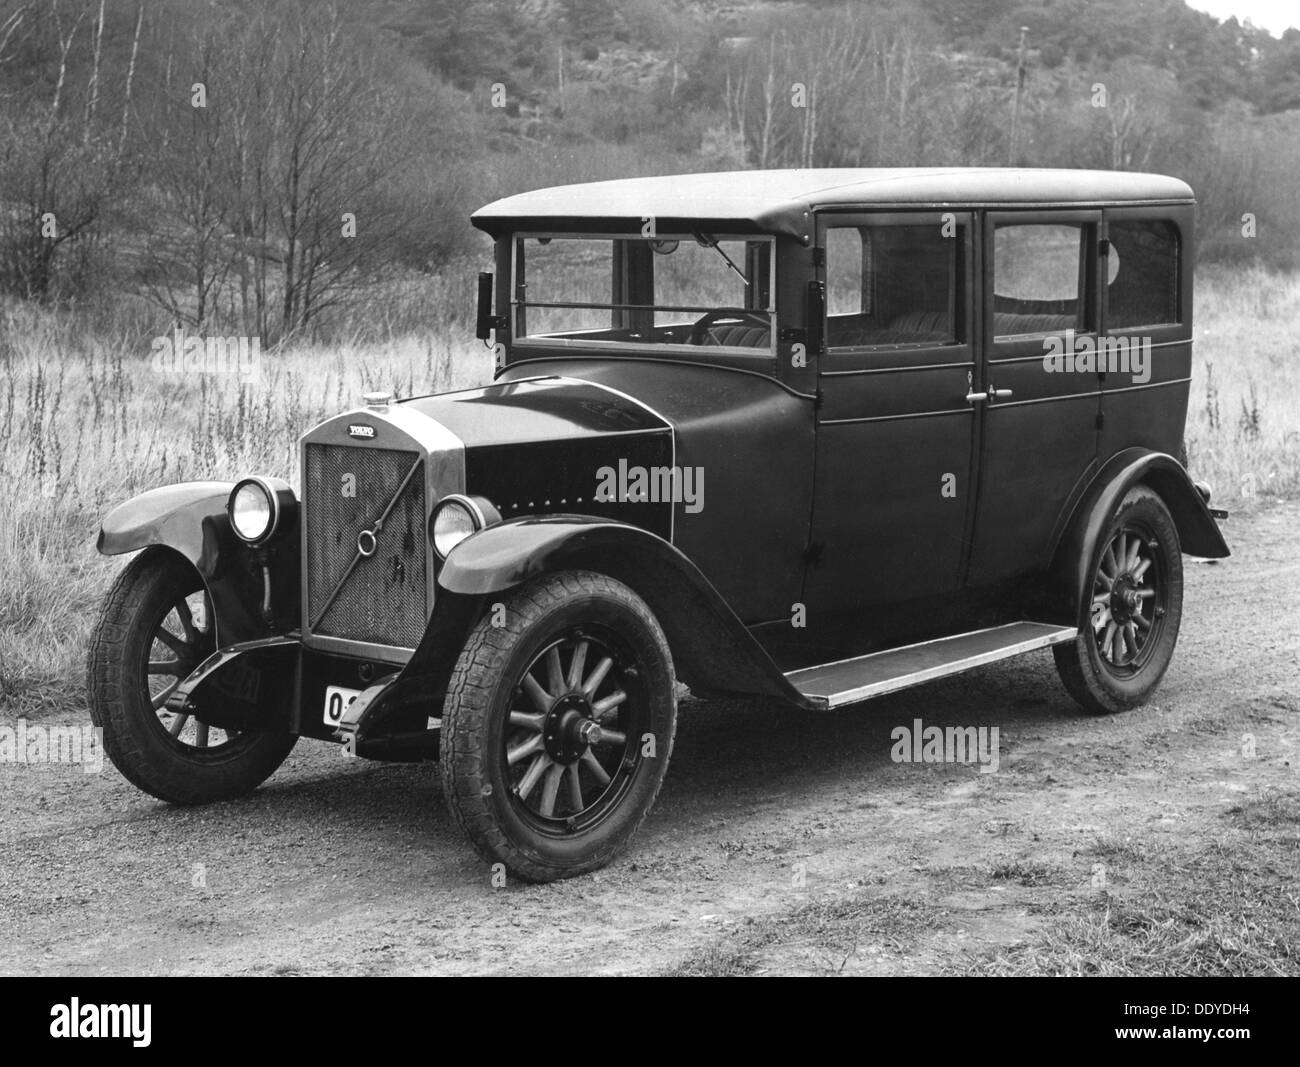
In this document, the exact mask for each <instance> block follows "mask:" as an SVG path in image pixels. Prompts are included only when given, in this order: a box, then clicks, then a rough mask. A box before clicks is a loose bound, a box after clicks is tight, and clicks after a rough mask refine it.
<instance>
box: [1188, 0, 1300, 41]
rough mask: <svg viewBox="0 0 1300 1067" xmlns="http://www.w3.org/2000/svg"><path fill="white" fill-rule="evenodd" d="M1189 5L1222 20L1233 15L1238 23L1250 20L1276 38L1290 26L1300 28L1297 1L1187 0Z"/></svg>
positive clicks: (1299, 11) (1299, 9) (1299, 13)
mask: <svg viewBox="0 0 1300 1067" xmlns="http://www.w3.org/2000/svg"><path fill="white" fill-rule="evenodd" d="M1187 4H1188V6H1189V7H1194V8H1196V9H1197V10H1198V11H1208V12H1209V13H1210V14H1211V15H1213V16H1214V17H1215V18H1216V19H1220V20H1223V19H1228V18H1231V17H1232V16H1233V15H1236V16H1237V21H1238V22H1245V21H1246V20H1247V19H1250V21H1251V22H1253V23H1254V24H1255V25H1256V26H1262V27H1264V28H1265V29H1267V30H1268V31H1269V32H1270V33H1271V34H1272V35H1273V36H1274V37H1281V36H1282V33H1283V31H1284V30H1286V29H1287V27H1288V26H1295V27H1297V28H1300V5H1297V3H1296V0H1187Z"/></svg>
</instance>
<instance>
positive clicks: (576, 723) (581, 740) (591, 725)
mask: <svg viewBox="0 0 1300 1067" xmlns="http://www.w3.org/2000/svg"><path fill="white" fill-rule="evenodd" d="M592 714H593V713H592V707H591V702H590V701H589V700H588V699H587V698H586V696H584V695H583V694H582V693H567V694H565V695H564V696H562V697H560V699H559V700H557V701H556V702H555V704H554V706H553V707H552V708H551V710H550V711H549V712H547V713H546V718H545V719H544V720H543V722H542V744H543V745H544V746H545V748H546V752H547V754H548V755H549V756H550V757H551V759H553V760H555V762H556V763H566V764H567V763H575V762H577V761H578V760H579V759H581V758H582V754H583V753H584V752H586V751H587V749H588V748H589V747H590V746H591V745H593V744H596V743H597V742H599V741H600V737H601V729H600V724H599V723H597V722H595V721H594V720H593V719H592Z"/></svg>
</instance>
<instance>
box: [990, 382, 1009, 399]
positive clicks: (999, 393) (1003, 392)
mask: <svg viewBox="0 0 1300 1067" xmlns="http://www.w3.org/2000/svg"><path fill="white" fill-rule="evenodd" d="M989 395H990V396H992V397H998V398H1001V397H1004V396H1010V395H1011V390H1010V389H995V388H993V386H992V385H990V386H989Z"/></svg>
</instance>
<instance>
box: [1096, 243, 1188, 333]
mask: <svg viewBox="0 0 1300 1067" xmlns="http://www.w3.org/2000/svg"><path fill="white" fill-rule="evenodd" d="M1108 233H1109V235H1110V254H1109V256H1108V257H1107V258H1108V274H1109V276H1110V284H1109V285H1108V286H1107V287H1106V329H1107V330H1108V331H1111V330H1117V329H1126V328H1127V329H1131V328H1132V327H1135V326H1159V325H1163V324H1171V323H1176V322H1178V321H1179V316H1178V231H1177V229H1176V228H1175V227H1174V225H1173V223H1171V222H1168V221H1166V220H1164V219H1123V220H1120V221H1118V222H1112V223H1111V224H1110V227H1109V230H1108Z"/></svg>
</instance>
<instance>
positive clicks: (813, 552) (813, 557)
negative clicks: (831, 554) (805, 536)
mask: <svg viewBox="0 0 1300 1067" xmlns="http://www.w3.org/2000/svg"><path fill="white" fill-rule="evenodd" d="M825 549H826V546H825V545H824V544H822V543H821V542H820V541H812V542H809V544H808V547H807V548H805V549H804V550H803V561H804V562H805V563H809V564H811V563H818V562H820V561H821V558H822V552H823V551H825Z"/></svg>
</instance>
